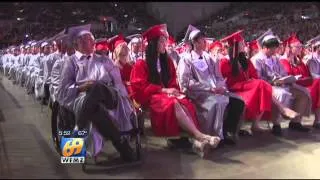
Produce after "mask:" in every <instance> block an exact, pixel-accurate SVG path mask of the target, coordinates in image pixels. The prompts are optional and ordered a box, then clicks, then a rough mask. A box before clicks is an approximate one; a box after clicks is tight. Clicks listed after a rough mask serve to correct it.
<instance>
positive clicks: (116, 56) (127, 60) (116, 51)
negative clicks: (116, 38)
mask: <svg viewBox="0 0 320 180" xmlns="http://www.w3.org/2000/svg"><path fill="white" fill-rule="evenodd" d="M122 48H127V54H126V55H125V58H124V59H125V62H123V63H129V64H130V63H131V62H132V60H131V58H130V56H129V47H128V46H127V43H121V44H119V45H118V46H117V47H116V48H115V49H114V52H113V59H114V62H115V64H116V65H117V66H119V67H122V65H121V63H120V53H121V50H122Z"/></svg>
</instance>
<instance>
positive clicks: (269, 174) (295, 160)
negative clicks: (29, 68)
mask: <svg viewBox="0 0 320 180" xmlns="http://www.w3.org/2000/svg"><path fill="white" fill-rule="evenodd" d="M0 78H1V83H0V179H3V178H126V179H127V178H244V179H247V178H320V174H319V166H318V162H320V148H319V144H320V131H318V132H317V131H313V132H312V133H309V134H301V133H293V132H290V131H288V130H287V129H286V128H287V126H288V122H283V123H282V126H283V127H284V136H283V137H282V138H277V137H274V136H272V135H271V134H270V132H269V131H267V132H266V133H263V134H260V135H256V136H254V137H244V138H241V139H240V141H239V144H238V145H237V146H227V147H223V148H221V149H217V150H214V151H213V152H212V154H211V156H210V157H209V158H208V159H206V160H203V159H200V158H199V157H198V156H196V155H193V154H190V153H186V152H178V151H171V150H168V149H166V143H165V142H166V141H165V139H162V138H156V137H152V136H148V137H147V138H144V139H143V150H144V157H143V163H142V164H141V165H139V166H132V167H126V168H120V169H115V170H111V171H110V170H106V169H101V168H99V169H98V167H92V168H90V169H91V170H89V171H88V173H84V172H82V170H81V166H80V165H63V164H60V157H59V156H58V154H57V153H56V151H55V150H54V148H53V144H52V141H51V133H50V119H49V111H48V109H47V108H46V107H44V108H43V109H41V106H40V105H39V103H38V102H36V101H35V100H34V99H33V98H32V96H28V95H27V94H26V93H25V91H24V89H23V88H21V87H18V86H16V85H12V83H11V82H10V81H8V80H7V78H6V77H1V76H0ZM312 120H313V117H310V118H308V119H304V124H306V125H309V126H310V125H311V123H312ZM261 124H262V125H263V126H264V127H265V128H266V129H267V126H266V123H265V122H261ZM107 147H110V146H109V145H108V144H107V145H106V146H105V149H110V148H107ZM106 151H108V150H106Z"/></svg>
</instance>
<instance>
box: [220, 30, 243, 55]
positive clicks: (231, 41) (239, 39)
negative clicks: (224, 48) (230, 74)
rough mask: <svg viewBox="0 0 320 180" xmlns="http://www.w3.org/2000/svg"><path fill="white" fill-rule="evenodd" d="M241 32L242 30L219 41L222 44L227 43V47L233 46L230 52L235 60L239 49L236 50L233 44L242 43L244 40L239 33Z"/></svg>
mask: <svg viewBox="0 0 320 180" xmlns="http://www.w3.org/2000/svg"><path fill="white" fill-rule="evenodd" d="M242 32H243V30H239V31H237V32H235V33H233V34H231V35H229V36H227V37H225V38H223V39H221V40H220V41H221V42H222V43H223V42H228V44H229V46H233V51H232V56H233V57H232V58H235V57H236V56H237V55H238V53H239V47H238V49H236V47H235V44H236V42H243V41H244V38H243V37H242V35H241V33H242Z"/></svg>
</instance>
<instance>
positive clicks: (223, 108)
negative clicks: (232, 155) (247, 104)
mask: <svg viewBox="0 0 320 180" xmlns="http://www.w3.org/2000/svg"><path fill="white" fill-rule="evenodd" d="M189 40H190V41H191V44H192V47H193V48H192V49H193V50H192V51H191V52H190V54H188V55H185V56H184V57H183V58H182V59H181V61H180V62H179V64H178V68H177V73H178V81H179V84H180V87H181V89H182V92H184V93H186V94H187V96H188V98H190V99H192V100H193V103H194V104H195V105H196V108H197V112H198V113H197V114H198V119H199V124H200V130H201V131H202V132H203V133H206V134H211V135H218V136H219V137H220V138H221V139H223V140H224V141H221V142H226V143H235V141H236V137H237V130H238V127H239V123H240V119H241V116H242V113H243V110H244V102H243V100H242V99H241V98H240V97H237V96H236V95H235V94H232V93H229V92H228V90H227V88H226V84H225V81H224V78H223V77H222V75H221V73H220V70H219V63H218V62H214V61H213V60H212V59H211V57H210V55H209V54H208V53H206V52H205V51H204V50H205V47H206V42H205V38H204V35H203V34H202V32H200V31H199V30H193V31H192V32H191V33H190V38H189Z"/></svg>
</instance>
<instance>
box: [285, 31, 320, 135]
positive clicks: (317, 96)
mask: <svg viewBox="0 0 320 180" xmlns="http://www.w3.org/2000/svg"><path fill="white" fill-rule="evenodd" d="M285 42H286V43H285V44H286V46H287V47H288V48H287V49H286V52H285V55H284V56H283V57H281V58H280V63H281V64H282V65H283V67H284V69H285V71H286V72H287V73H288V75H293V76H296V77H297V78H298V80H297V81H296V83H297V84H298V85H301V86H303V87H306V88H307V89H308V90H309V92H310V95H311V99H312V111H313V112H314V113H315V120H314V124H313V127H315V128H317V129H319V128H320V91H319V89H320V79H318V78H317V79H313V78H312V76H311V73H310V71H309V69H308V67H307V66H306V65H305V64H304V63H303V62H302V58H303V57H302V56H301V53H302V44H301V41H300V40H299V39H298V37H297V36H295V35H292V36H290V37H289V38H288V39H287V40H286V41H285ZM299 76H300V77H299ZM291 126H292V127H293V126H301V124H300V125H299V124H293V125H291Z"/></svg>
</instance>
